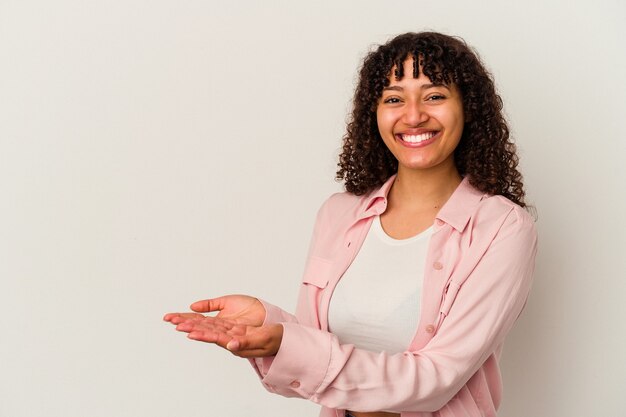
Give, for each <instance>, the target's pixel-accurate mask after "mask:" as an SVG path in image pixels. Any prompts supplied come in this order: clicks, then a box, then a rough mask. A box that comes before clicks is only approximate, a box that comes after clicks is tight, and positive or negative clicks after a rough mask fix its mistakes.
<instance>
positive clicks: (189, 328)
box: [176, 320, 232, 336]
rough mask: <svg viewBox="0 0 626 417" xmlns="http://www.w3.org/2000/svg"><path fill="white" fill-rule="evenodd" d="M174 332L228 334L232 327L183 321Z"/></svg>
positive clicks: (209, 322)
mask: <svg viewBox="0 0 626 417" xmlns="http://www.w3.org/2000/svg"><path fill="white" fill-rule="evenodd" d="M176 330H178V331H179V332H187V333H189V332H193V331H196V330H197V331H205V330H209V331H214V332H220V333H225V334H228V333H229V332H230V331H232V327H226V326H222V325H221V324H220V323H214V322H211V321H194V320H189V321H185V322H183V323H180V324H179V325H177V326H176ZM229 336H230V335H229Z"/></svg>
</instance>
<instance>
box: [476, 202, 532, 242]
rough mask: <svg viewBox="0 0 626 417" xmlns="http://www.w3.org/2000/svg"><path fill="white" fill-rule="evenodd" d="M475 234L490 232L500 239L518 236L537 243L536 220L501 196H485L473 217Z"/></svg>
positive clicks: (523, 209)
mask: <svg viewBox="0 0 626 417" xmlns="http://www.w3.org/2000/svg"><path fill="white" fill-rule="evenodd" d="M471 223H472V226H473V227H472V229H473V230H474V232H475V233H476V232H478V231H486V230H489V231H490V232H491V233H493V234H494V237H495V235H497V236H498V237H500V238H503V237H506V236H512V235H514V236H516V237H517V238H519V239H523V240H526V239H527V240H529V241H535V240H536V238H537V231H536V228H535V219H534V218H533V216H532V215H531V214H530V213H529V212H528V211H527V210H526V209H525V208H523V207H521V206H519V205H518V204H515V203H514V202H512V201H511V200H509V199H507V198H506V197H503V196H501V195H484V196H483V198H482V199H481V200H480V202H479V203H478V204H477V205H476V207H475V211H474V213H473V214H472V216H471Z"/></svg>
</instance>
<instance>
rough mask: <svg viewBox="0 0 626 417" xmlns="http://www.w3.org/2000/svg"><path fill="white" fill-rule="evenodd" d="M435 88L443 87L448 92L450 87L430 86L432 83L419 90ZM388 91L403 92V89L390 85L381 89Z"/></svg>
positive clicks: (442, 85) (443, 85)
mask: <svg viewBox="0 0 626 417" xmlns="http://www.w3.org/2000/svg"><path fill="white" fill-rule="evenodd" d="M435 87H443V88H445V89H446V90H450V87H448V86H447V85H445V84H432V83H431V84H423V85H422V86H421V87H420V90H428V89H429V88H435ZM388 90H391V91H404V88H403V87H400V86H399V85H390V86H388V87H384V88H383V91H388Z"/></svg>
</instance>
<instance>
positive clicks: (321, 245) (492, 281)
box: [252, 177, 537, 417]
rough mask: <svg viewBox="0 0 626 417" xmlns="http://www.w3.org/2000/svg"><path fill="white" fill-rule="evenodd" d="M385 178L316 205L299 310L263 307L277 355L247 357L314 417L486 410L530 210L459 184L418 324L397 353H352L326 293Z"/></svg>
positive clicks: (433, 250) (517, 289) (444, 213)
mask: <svg viewBox="0 0 626 417" xmlns="http://www.w3.org/2000/svg"><path fill="white" fill-rule="evenodd" d="M393 181H394V177H392V178H390V179H389V180H388V181H387V182H386V183H385V184H384V185H383V186H382V187H381V188H380V189H378V190H376V191H374V192H372V193H370V194H368V195H366V196H355V195H352V194H349V193H339V194H334V195H333V196H331V197H330V198H329V199H328V200H327V201H326V202H325V203H324V204H323V206H322V207H321V209H320V211H319V213H318V216H317V222H316V224H315V228H314V232H313V239H312V242H311V248H310V252H309V256H308V261H307V265H306V268H305V272H304V277H303V279H302V284H301V290H300V295H299V300H298V306H297V310H296V315H295V316H293V315H291V314H289V313H286V312H284V311H283V310H281V309H279V308H278V307H275V306H273V305H271V304H269V303H266V302H263V303H264V305H265V308H266V311H267V315H266V320H265V321H266V323H267V324H269V323H282V324H283V327H284V334H283V340H282V343H281V346H280V350H279V352H278V353H277V354H276V356H275V357H272V358H265V359H255V360H253V361H252V363H253V365H254V366H255V369H256V370H257V372H258V373H259V376H260V377H261V379H262V382H263V385H264V386H265V387H266V389H268V390H269V391H271V392H274V393H277V394H280V395H283V396H286V397H301V398H305V399H308V400H311V401H313V402H316V403H319V404H321V405H322V406H323V407H322V411H321V413H320V416H322V417H331V416H334V417H336V416H343V415H344V411H343V410H346V409H348V410H354V411H392V412H397V413H401V415H402V417H418V416H419V417H435V416H437V417H490V416H495V415H496V410H497V408H498V406H499V404H500V400H501V398H502V386H501V377H500V369H499V366H498V359H499V357H500V352H501V350H502V344H503V341H504V338H505V336H506V334H507V333H508V332H509V330H510V329H511V327H512V326H513V323H514V322H515V320H516V319H517V317H518V316H519V314H520V313H521V311H522V309H523V307H524V304H525V302H526V299H527V296H528V293H529V290H530V286H531V281H532V275H533V268H534V263H535V262H534V261H535V253H536V245H537V236H536V232H535V227H534V222H533V219H532V217H531V216H530V215H529V214H528V213H527V212H526V211H525V210H524V209H522V208H521V207H519V206H518V205H516V204H514V203H512V202H511V201H509V200H507V199H506V198H504V197H502V196H490V195H488V194H485V193H483V192H480V191H478V190H477V189H475V188H474V187H472V186H471V185H470V183H469V181H468V180H467V179H464V180H463V181H462V182H461V184H460V185H459V187H458V188H457V189H456V191H455V192H454V193H453V194H452V196H451V197H450V199H449V200H448V202H447V203H446V204H445V205H444V206H443V207H442V208H441V210H440V211H439V213H438V214H437V217H436V220H435V223H434V225H433V227H434V230H433V234H432V236H431V240H430V244H429V248H428V255H427V258H426V270H425V272H424V283H423V293H422V300H421V316H420V322H419V324H418V327H417V329H416V331H415V336H414V337H413V340H412V341H411V343H410V345H409V346H407V349H406V351H405V352H403V353H398V354H388V353H386V352H381V353H375V352H369V351H365V350H360V349H356V348H354V346H352V345H341V344H340V343H339V342H338V340H337V337H336V336H334V335H333V334H331V333H329V332H328V306H329V303H330V300H331V296H332V292H333V289H334V288H335V286H336V285H337V282H338V281H339V279H341V276H342V274H343V273H344V272H345V271H346V269H347V268H348V266H349V265H350V263H351V262H352V260H353V259H354V257H355V256H356V254H357V252H358V250H359V248H360V246H361V244H362V243H363V240H364V239H365V236H366V235H367V231H368V230H369V227H370V224H371V222H372V219H373V216H375V215H380V214H381V213H383V212H384V211H385V208H386V205H387V193H388V191H389V189H390V187H391V184H392V183H393ZM381 279H385V277H381ZM372 308H373V309H376V306H372Z"/></svg>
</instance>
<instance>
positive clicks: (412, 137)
mask: <svg viewBox="0 0 626 417" xmlns="http://www.w3.org/2000/svg"><path fill="white" fill-rule="evenodd" d="M391 73H392V74H393V69H392V71H391ZM376 118H377V121H378V130H379V131H380V135H381V136H382V138H383V141H384V142H385V145H387V148H389V150H390V151H391V153H392V154H393V155H394V156H395V157H396V159H397V160H398V173H400V171H402V170H407V169H408V170H430V169H435V168H439V169H451V170H456V168H455V166H454V157H453V153H454V150H455V149H456V147H457V145H458V144H459V141H460V139H461V134H462V133H463V124H464V117H463V102H462V100H461V95H460V93H459V91H458V89H457V88H456V87H455V86H454V85H447V86H446V85H434V84H432V83H431V81H430V79H429V78H428V77H427V76H425V75H424V73H423V72H422V71H420V75H419V77H418V78H413V59H412V58H409V59H407V60H406V61H405V62H404V77H403V78H402V79H401V80H396V79H395V77H394V76H393V75H392V76H391V80H390V84H389V86H388V87H385V89H384V90H383V93H382V97H381V99H380V101H379V102H378V108H377V110H376Z"/></svg>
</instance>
